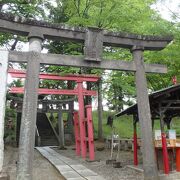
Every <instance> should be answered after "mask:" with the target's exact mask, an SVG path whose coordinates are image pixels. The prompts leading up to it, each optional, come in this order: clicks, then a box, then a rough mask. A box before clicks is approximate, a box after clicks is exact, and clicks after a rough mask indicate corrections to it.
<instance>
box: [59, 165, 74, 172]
mask: <svg viewBox="0 0 180 180" xmlns="http://www.w3.org/2000/svg"><path fill="white" fill-rule="evenodd" d="M56 168H57V169H58V170H59V171H60V173H62V172H66V171H73V169H72V168H71V167H70V166H68V165H60V166H59V165H58V166H56Z"/></svg>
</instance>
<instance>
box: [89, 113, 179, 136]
mask: <svg viewBox="0 0 180 180" xmlns="http://www.w3.org/2000/svg"><path fill="white" fill-rule="evenodd" d="M109 115H113V113H112V112H108V111H104V112H103V120H102V124H103V137H104V138H106V137H107V136H109V135H111V132H112V128H111V127H110V126H108V125H106V123H107V117H108V116H109ZM93 123H94V136H95V138H97V136H98V114H97V111H93ZM113 126H114V127H115V132H116V133H117V134H119V136H120V137H122V138H132V137H133V117H132V116H127V115H124V116H121V117H118V118H114V121H113ZM157 129H160V122H159V120H155V122H154V130H157ZM171 129H174V130H176V134H177V136H179V137H180V118H173V120H172V122H171ZM165 131H167V128H166V125H165ZM137 135H138V137H140V127H139V123H137Z"/></svg>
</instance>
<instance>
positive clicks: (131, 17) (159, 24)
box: [0, 0, 180, 111]
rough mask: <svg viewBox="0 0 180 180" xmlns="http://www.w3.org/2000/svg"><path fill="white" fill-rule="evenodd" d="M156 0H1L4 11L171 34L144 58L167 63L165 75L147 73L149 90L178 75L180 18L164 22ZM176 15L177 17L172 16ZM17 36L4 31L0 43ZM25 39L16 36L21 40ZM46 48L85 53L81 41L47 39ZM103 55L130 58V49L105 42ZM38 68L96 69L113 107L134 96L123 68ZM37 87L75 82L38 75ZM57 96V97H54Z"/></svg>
mask: <svg viewBox="0 0 180 180" xmlns="http://www.w3.org/2000/svg"><path fill="white" fill-rule="evenodd" d="M155 2H156V0H145V1H142V0H133V1H132V0H121V1H119V0H61V1H59V0H56V4H57V6H53V5H52V3H51V2H50V1H48V0H32V1H28V0H1V2H0V5H4V4H6V7H7V8H6V9H3V11H4V12H11V13H13V14H15V15H20V16H23V17H26V18H32V19H38V20H39V19H40V20H46V21H49V22H53V23H66V24H70V25H73V26H83V27H87V26H92V27H99V28H105V29H107V30H111V31H115V32H117V31H121V32H126V33H137V34H151V35H161V36H166V35H173V36H174V40H173V42H172V43H171V44H170V45H169V46H168V47H167V48H166V49H164V50H163V51H159V52H146V51H145V53H144V59H145V62H146V63H158V64H166V65H167V66H168V73H167V74H165V75H158V74H148V75H147V80H148V88H149V90H150V92H151V91H155V90H159V89H161V88H164V87H167V86H170V85H172V82H171V79H172V77H173V76H174V75H176V76H177V79H178V80H179V79H180V74H179V69H180V62H179V57H180V51H179V49H180V32H179V27H180V24H179V23H178V21H176V23H172V22H168V21H167V20H164V19H162V18H161V17H160V15H159V14H158V13H157V12H156V11H155V10H153V9H152V8H151V5H152V4H153V3H155ZM176 18H177V17H176ZM14 38H15V37H14V36H12V35H8V34H1V35H0V44H1V45H4V44H9V42H10V41H12V39H14ZM21 40H23V39H20V41H21ZM44 47H45V48H47V49H48V51H49V52H50V53H58V54H67V55H78V56H81V55H82V54H83V48H84V46H83V45H82V44H80V43H73V42H66V41H63V40H61V41H53V42H52V41H47V42H46V44H45V45H44ZM103 58H104V59H115V60H127V61H130V60H132V55H131V53H130V52H129V51H127V50H124V49H121V48H112V47H104V51H103ZM41 71H46V72H55V73H58V74H61V75H63V74H67V73H98V75H100V76H104V74H106V75H105V77H103V80H104V81H103V82H104V83H105V86H104V90H103V96H104V97H105V98H106V99H107V100H108V106H109V107H110V108H111V109H113V110H116V111H119V110H121V109H122V108H123V105H124V104H126V105H131V104H132V102H133V101H134V97H135V94H136V92H135V83H134V74H133V73H126V72H116V71H114V72H108V74H107V73H106V72H105V73H104V72H103V71H101V70H94V69H82V68H72V67H55V66H43V68H42V69H41ZM40 86H41V87H52V88H66V87H71V88H73V87H74V84H73V83H72V84H71V85H68V84H67V82H57V81H41V82H40ZM56 98H59V97H56Z"/></svg>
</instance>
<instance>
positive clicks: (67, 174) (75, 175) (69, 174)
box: [61, 171, 82, 179]
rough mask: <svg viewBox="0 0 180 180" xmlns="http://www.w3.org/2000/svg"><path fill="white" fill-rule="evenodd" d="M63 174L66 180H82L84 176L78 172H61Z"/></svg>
mask: <svg viewBox="0 0 180 180" xmlns="http://www.w3.org/2000/svg"><path fill="white" fill-rule="evenodd" d="M61 174H62V175H63V176H64V177H65V178H66V179H68V178H81V177H82V176H80V175H79V174H78V173H77V172H75V171H66V172H61Z"/></svg>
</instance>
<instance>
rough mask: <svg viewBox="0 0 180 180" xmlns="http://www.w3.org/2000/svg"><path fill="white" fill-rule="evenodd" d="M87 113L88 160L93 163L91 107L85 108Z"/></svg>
mask: <svg viewBox="0 0 180 180" xmlns="http://www.w3.org/2000/svg"><path fill="white" fill-rule="evenodd" d="M86 111H87V124H88V143H89V159H90V160H91V161H94V158H95V155H94V133H93V120H92V106H91V105H87V106H86Z"/></svg>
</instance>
